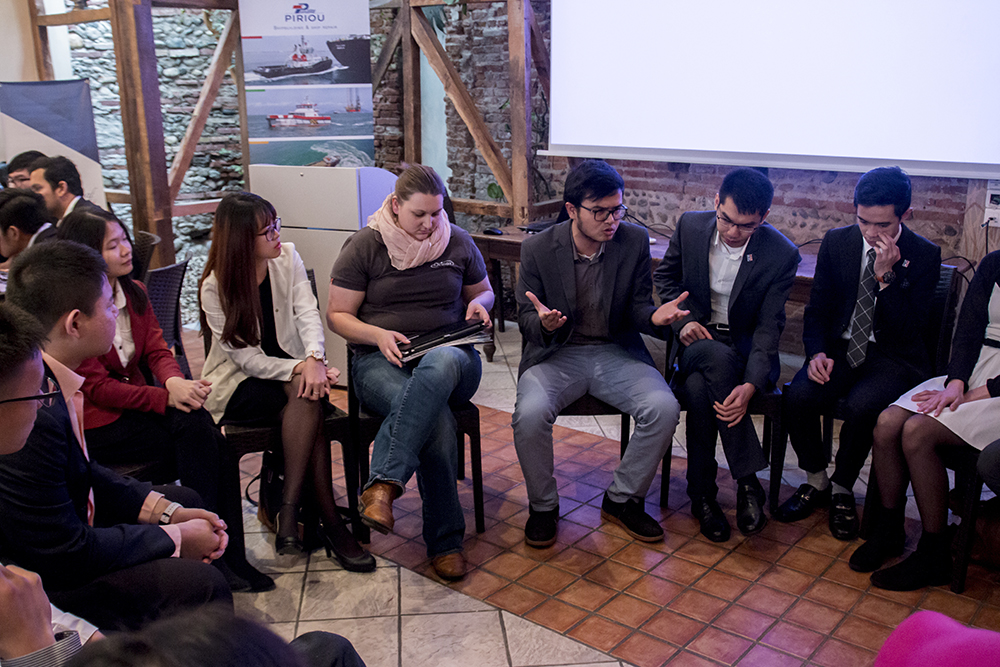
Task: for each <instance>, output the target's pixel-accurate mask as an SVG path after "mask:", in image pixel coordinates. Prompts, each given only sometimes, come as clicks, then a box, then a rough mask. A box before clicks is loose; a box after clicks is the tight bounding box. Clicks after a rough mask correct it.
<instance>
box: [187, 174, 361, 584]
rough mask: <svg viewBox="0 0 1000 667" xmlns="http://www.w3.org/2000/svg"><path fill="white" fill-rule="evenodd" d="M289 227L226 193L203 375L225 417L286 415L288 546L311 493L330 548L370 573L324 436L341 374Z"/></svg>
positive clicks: (249, 199) (211, 407)
mask: <svg viewBox="0 0 1000 667" xmlns="http://www.w3.org/2000/svg"><path fill="white" fill-rule="evenodd" d="M280 234H281V219H280V218H278V217H277V213H276V212H275V210H274V207H273V206H271V204H270V203H269V202H267V201H266V200H264V199H262V198H260V197H258V196H257V195H254V194H251V193H249V192H240V193H235V194H229V195H226V196H225V197H224V198H223V199H222V201H221V202H220V203H219V207H218V209H216V211H215V223H214V226H213V228H212V247H211V249H210V250H209V254H208V261H207V262H206V263H205V271H204V273H203V274H202V278H201V286H200V298H201V311H202V312H201V326H202V330H203V331H205V330H207V329H206V327H207V328H208V329H210V330H211V332H212V349H211V350H210V351H209V354H208V358H206V359H205V368H204V372H203V374H202V377H203V379H205V380H210V381H211V382H212V393H211V394H210V395H209V397H208V399H207V400H206V402H205V407H206V408H207V409H208V411H209V412H211V413H212V416H213V417H214V418H215V420H216V421H217V422H219V423H226V422H241V421H255V420H260V419H261V418H262V417H265V418H266V417H269V416H278V415H280V417H281V442H282V449H283V453H284V459H285V471H284V472H285V474H284V488H283V491H282V499H281V503H282V504H281V508H280V510H279V511H278V514H277V520H276V522H275V523H276V525H275V526H274V528H275V532H276V534H277V537H276V539H275V548H276V549H277V551H278V553H280V554H299V553H302V552H303V549H304V547H303V544H302V540H301V539H300V538H299V532H298V524H299V509H300V507H301V505H302V501H303V499H304V497H305V496H304V494H305V493H306V491H307V490H308V491H310V492H311V496H312V498H313V499H314V500H315V502H316V505H317V507H318V509H319V515H320V516H319V518H320V522H321V530H320V531H319V535H320V539H321V540H322V541H323V543H324V545H325V546H326V550H327V555H328V556H330V557H336V559H337V560H338V561H339V562H340V564H341V565H342V566H343V567H344V568H345V569H348V570H352V571H355V572H370V571H372V570H374V569H375V559H374V558H373V557H372V555H371V554H369V553H368V552H367V551H365V550H364V549H362V548H361V546H360V545H359V544H358V542H357V540H355V539H354V536H353V535H351V533H350V531H349V530H348V529H347V527H346V526H345V525H344V522H343V521H342V520H341V517H340V514H339V512H338V509H337V505H336V503H335V501H334V496H333V481H332V473H331V460H330V443H329V442H327V441H326V440H325V438H324V437H323V404H324V403H325V402H328V399H327V396H328V395H329V393H330V385H331V384H332V383H334V382H336V381H337V378H338V377H339V375H340V372H339V371H338V370H337V369H336V368H327V366H326V357H325V346H324V340H323V324H322V321H321V320H320V316H319V310H318V308H317V307H316V297H315V295H314V294H313V291H312V287H311V285H310V283H309V278H308V276H307V275H306V269H305V266H304V265H303V263H302V258H301V257H299V254H298V253H297V252H296V251H295V246H293V245H292V244H291V243H286V244H282V243H281V236H280Z"/></svg>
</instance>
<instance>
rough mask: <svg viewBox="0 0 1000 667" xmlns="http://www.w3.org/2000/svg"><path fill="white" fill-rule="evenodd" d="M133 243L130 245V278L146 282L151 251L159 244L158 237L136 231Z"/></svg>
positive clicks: (151, 256) (151, 255)
mask: <svg viewBox="0 0 1000 667" xmlns="http://www.w3.org/2000/svg"><path fill="white" fill-rule="evenodd" d="M134 240H135V243H134V244H133V245H132V278H134V279H135V280H138V281H139V282H143V283H144V282H146V273H147V272H148V271H149V263H150V261H151V260H152V259H153V249H154V248H155V247H156V245H157V244H158V243H159V242H160V237H159V236H157V235H156V234H150V233H149V232H144V231H142V230H138V231H136V233H135V239H134Z"/></svg>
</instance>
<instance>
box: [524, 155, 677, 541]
mask: <svg viewBox="0 0 1000 667" xmlns="http://www.w3.org/2000/svg"><path fill="white" fill-rule="evenodd" d="M623 187H624V183H623V181H622V179H621V176H619V175H618V173H617V172H616V171H615V170H614V169H612V168H611V167H610V166H608V165H607V164H606V163H604V162H601V161H598V160H588V161H586V162H583V163H581V164H580V165H578V166H577V167H575V168H574V169H573V171H571V172H570V174H569V176H568V177H567V178H566V188H565V193H564V199H565V207H566V211H567V213H569V217H570V219H569V221H567V222H563V223H560V224H557V225H555V226H553V227H550V228H549V229H547V230H545V231H544V232H542V233H540V234H538V235H537V236H533V237H531V238H529V239H528V240H526V241H525V242H524V244H523V245H522V246H521V272H520V278H519V280H518V284H517V301H518V322H519V325H520V329H521V335H522V336H523V343H522V354H521V363H520V367H519V369H518V374H519V379H518V383H517V404H516V407H515V410H514V416H513V419H512V422H511V423H512V426H513V427H514V446H515V448H516V449H517V456H518V460H519V461H520V463H521V470H522V471H523V473H524V479H525V484H526V486H527V489H528V500H529V501H530V509H529V513H530V514H529V518H528V522H527V524H526V525H525V528H524V538H525V541H526V542H527V543H528V545H530V546H533V547H545V546H549V545H551V544H552V543H554V542H555V540H556V522H557V521H558V518H559V494H558V492H557V490H556V480H555V477H554V475H553V473H554V462H553V453H552V424H553V423H554V422H555V419H556V416H557V415H558V414H559V411H560V410H562V409H563V408H564V407H566V406H567V405H569V404H570V403H572V402H573V401H575V400H576V399H578V398H580V397H581V396H583V395H584V394H586V393H590V394H591V395H593V396H594V397H596V398H598V399H600V400H602V401H604V402H605V403H609V404H611V405H613V406H615V407H616V408H618V409H620V410H622V411H625V412H628V413H629V414H630V415H632V416H633V417H634V418H635V420H636V427H635V433H634V434H633V436H632V439H631V440H630V441H629V446H628V450H627V451H626V452H625V456H624V457H623V458H622V461H621V464H620V465H619V466H618V468H617V469H616V470H615V472H614V480H613V482H612V483H611V485H610V487H608V490H607V491H606V492H605V494H604V500H603V503H602V506H601V515H602V516H603V517H604V518H605V519H606V520H608V521H612V522H614V523H617V524H619V525H621V526H622V527H624V528H625V530H626V531H627V532H628V533H629V534H630V535H632V536H633V537H635V538H636V539H639V540H644V541H648V542H654V541H657V540H661V539H663V529H662V528H661V527H660V525H659V524H658V523H657V522H656V520H655V519H653V517H651V516H649V515H648V514H647V513H646V512H645V510H644V509H643V505H644V498H645V495H646V491H647V490H648V489H649V485H650V483H651V482H652V480H653V477H654V475H655V474H656V466H657V464H658V463H659V461H660V460H661V459H662V458H663V455H664V453H665V452H666V451H667V448H668V447H669V446H670V442H671V439H672V438H673V434H674V428H675V427H676V426H677V421H678V418H679V414H680V407H679V406H678V404H677V400H676V399H675V398H674V396H673V394H672V393H671V392H670V388H669V387H668V386H667V383H666V382H665V381H664V379H663V376H662V375H661V374H660V373H659V371H657V370H656V366H654V365H653V359H652V357H650V356H649V352H648V351H647V350H646V346H645V344H644V343H643V341H642V337H641V336H640V332H642V333H648V334H653V335H657V336H659V337H661V338H662V337H663V334H664V331H663V329H662V328H661V327H662V326H664V325H666V324H669V323H670V322H672V321H673V320H674V319H676V318H677V317H680V316H681V315H682V314H684V313H685V312H686V311H679V310H678V309H677V304H678V303H679V302H680V301H682V300H683V299H684V297H686V296H687V294H682V295H680V296H679V297H678V298H677V299H676V300H674V301H673V302H671V303H668V304H664V305H663V306H661V307H660V308H659V309H656V308H655V307H654V306H653V301H652V280H651V277H650V269H651V266H650V262H651V260H650V255H649V235H648V234H647V233H646V230H645V229H643V228H642V227H638V226H636V225H632V224H629V223H627V222H620V221H621V219H622V218H623V217H624V215H625V211H626V210H627V209H626V207H625V206H623V205H622V190H623ZM664 483H665V482H664Z"/></svg>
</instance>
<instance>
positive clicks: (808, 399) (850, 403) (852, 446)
mask: <svg viewBox="0 0 1000 667" xmlns="http://www.w3.org/2000/svg"><path fill="white" fill-rule="evenodd" d="M827 354H828V356H829V357H830V358H831V359H833V371H832V372H831V373H830V380H829V382H827V383H826V384H818V383H816V382H813V381H812V380H810V379H809V377H808V375H807V372H808V369H809V362H808V361H807V362H806V364H805V365H804V366H803V367H802V369H801V370H799V372H798V373H796V374H795V379H793V380H792V383H791V385H789V387H788V391H786V392H785V396H784V406H783V419H784V423H785V425H786V426H787V427H788V435H789V437H790V439H791V441H792V447H793V448H794V449H795V453H796V454H797V455H798V457H799V467H800V468H802V469H803V470H805V471H806V472H809V473H814V472H819V471H821V470H826V466H827V463H828V461H827V459H826V449H825V447H824V446H823V437H822V431H821V428H820V415H822V414H823V413H824V412H828V411H829V410H831V409H832V408H833V406H834V405H835V404H836V402H837V401H838V400H840V399H841V398H844V399H846V406H845V411H844V424H843V426H842V427H841V429H840V447H839V448H838V449H837V467H836V471H835V472H834V473H833V476H832V477H831V479H832V480H833V482H834V483H835V484H839V485H840V486H843V487H846V488H848V489H850V488H852V487H853V486H854V483H855V482H856V481H857V480H858V475H859V474H860V473H861V468H862V467H864V465H865V460H866V459H867V458H868V454H869V452H871V449H872V433H873V431H874V430H875V424H876V423H877V422H878V416H879V414H881V413H882V411H883V410H885V409H886V408H887V407H889V404H891V403H892V402H893V401H895V400H896V399H897V398H899V397H900V396H902V395H903V394H904V393H906V392H907V391H909V390H910V389H912V388H913V387H915V386H916V385H918V384H920V383H921V382H922V381H924V380H925V379H926V378H925V377H924V375H923V374H921V373H920V372H918V371H917V370H916V369H914V368H913V367H912V366H910V365H909V364H905V363H902V362H900V361H897V360H895V359H892V358H890V357H888V356H886V355H885V353H884V352H882V351H881V350H880V349H879V346H878V345H877V344H876V343H874V342H871V343H869V344H868V352H867V356H866V358H865V361H864V363H862V364H861V365H860V366H858V367H857V368H851V367H850V364H848V363H847V341H843V344H838V346H837V349H836V350H834V351H833V352H832V353H830V352H828V353H827Z"/></svg>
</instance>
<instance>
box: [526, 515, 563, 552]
mask: <svg viewBox="0 0 1000 667" xmlns="http://www.w3.org/2000/svg"><path fill="white" fill-rule="evenodd" d="M558 522H559V508H558V507H557V508H555V509H553V510H546V511H544V512H539V511H536V510H533V509H531V508H530V507H529V508H528V522H527V523H526V524H524V542H525V544H527V545H528V546H529V547H535V548H537V549H542V548H544V547H550V546H552V545H553V544H555V543H556V524H557V523H558Z"/></svg>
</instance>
